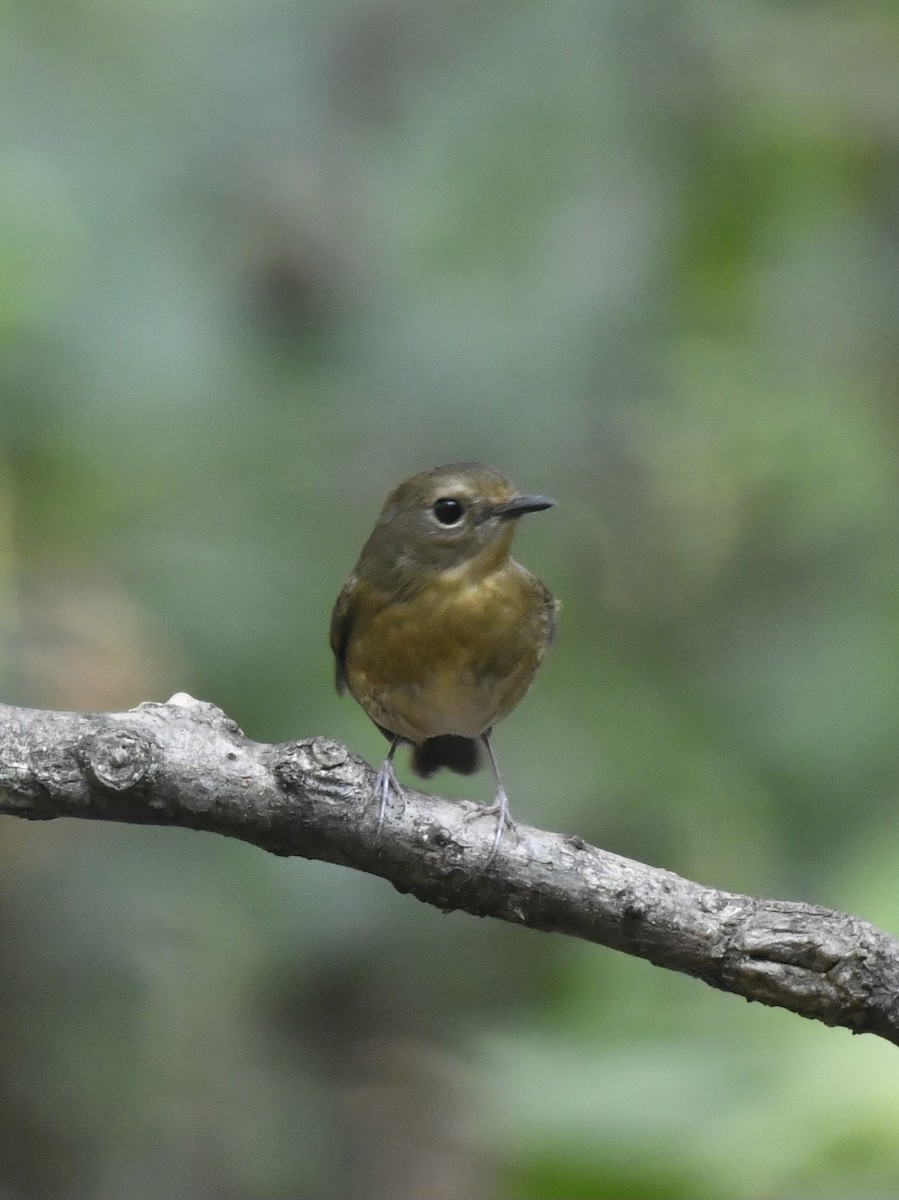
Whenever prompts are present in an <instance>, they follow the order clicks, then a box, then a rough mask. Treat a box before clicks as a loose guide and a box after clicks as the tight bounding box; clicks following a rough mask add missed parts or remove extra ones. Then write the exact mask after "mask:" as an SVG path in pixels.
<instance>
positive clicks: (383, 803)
mask: <svg viewBox="0 0 899 1200" xmlns="http://www.w3.org/2000/svg"><path fill="white" fill-rule="evenodd" d="M399 744H400V739H399V738H398V737H395V738H394V739H393V741H392V742H391V743H390V749H389V750H388V751H387V757H386V758H385V759H384V761H383V762H382V763H381V766H380V768H379V769H378V773H377V775H376V776H375V795H376V796H377V797H378V828H377V830H376V831H375V837H376V838H379V837H380V836H381V826H382V825H383V824H384V818H385V816H386V815H387V801H388V799H389V797H390V789H391V788H393V790H394V791H395V792H396V794H397V795H398V796H401V795H402V793H403V789H402V788H401V787H400V781H399V780H398V779H397V777H396V771H394V769H393V756H394V754H396V751H397V747H398V746H399Z"/></svg>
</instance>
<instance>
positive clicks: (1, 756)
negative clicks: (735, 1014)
mask: <svg viewBox="0 0 899 1200" xmlns="http://www.w3.org/2000/svg"><path fill="white" fill-rule="evenodd" d="M372 781H373V772H372V770H371V768H370V767H369V766H368V764H367V763H365V762H364V761H363V760H362V759H360V758H357V757H356V756H354V755H352V754H350V752H349V751H348V750H347V749H346V747H345V746H343V745H341V744H340V743H338V742H334V741H331V740H329V739H328V738H312V739H311V740H308V741H299V742H285V743H283V744H281V745H266V744H264V743H259V742H252V741H250V740H249V739H248V738H246V737H245V736H244V734H243V733H242V732H241V731H240V730H239V729H238V727H237V726H236V725H235V724H234V722H233V721H231V720H230V719H229V718H228V717H226V716H225V714H224V713H223V712H221V710H220V709H218V708H216V707H215V706H214V705H212V704H207V703H204V702H201V701H197V700H193V699H192V698H191V697H190V696H186V695H184V694H183V693H179V695H177V696H173V697H172V699H171V700H170V701H169V702H168V703H167V704H141V705H140V706H139V707H138V708H136V709H132V710H131V711H130V712H125V713H106V714H84V713H67V712H41V711H38V710H34V709H23V708H11V707H8V706H6V705H0V813H8V814H10V815H13V816H17V817H24V818H27V819H30V820H47V819H51V818H54V817H86V818H89V819H92V820H104V821H125V822H129V823H131V824H138V825H140V824H143V825H175V826H182V827H184V828H186V829H197V830H205V831H207V832H209V833H220V834H225V835H226V836H228V837H235V838H240V839H241V840H242V841H245V842H250V843H251V844H252V845H255V846H260V847H262V849H264V850H269V851H271V852H272V853H274V854H282V855H299V856H301V857H303V858H313V859H321V860H323V861H325V862H332V863H339V864H341V865H342V866H347V867H353V868H355V869H356V870H359V871H367V872H369V873H370V874H372V875H379V876H381V877H382V878H384V879H387V880H389V881H390V882H391V883H392V884H393V886H394V887H395V888H396V889H397V890H398V891H400V892H411V893H412V895H414V896H416V897H417V898H418V899H419V900H423V901H425V902H426V903H428V904H433V905H435V906H436V907H438V908H440V909H443V910H451V909H462V910H464V911H465V912H469V913H473V914H475V915H477V916H491V917H498V918H499V919H500V920H503V921H511V922H513V923H515V924H518V925H527V926H530V927H531V928H533V929H542V930H546V931H552V932H556V933H567V934H570V935H571V936H573V937H581V938H586V939H587V940H588V941H592V942H598V943H600V944H601V945H604V946H610V947H612V948H614V949H616V950H623V951H624V952H625V953H627V954H634V955H637V956H639V957H640V958H645V959H648V960H649V961H650V962H652V963H655V964H656V965H657V966H662V967H668V968H669V969H670V970H674V971H682V972H684V973H685V974H688V975H694V976H696V978H698V979H702V980H704V981H705V982H706V983H708V984H710V985H711V986H712V987H717V988H721V989H722V990H724V991H729V992H735V993H737V994H738V995H741V996H745V997H746V999H748V1000H757V1001H759V1002H761V1003H762V1004H769V1005H773V1006H779V1007H782V1008H788V1009H790V1010H791V1011H792V1012H795V1013H798V1014H799V1015H800V1016H803V1017H810V1018H814V1019H815V1020H818V1021H822V1022H823V1023H824V1024H825V1025H845V1026H846V1027H847V1028H849V1029H851V1030H852V1031H853V1032H855V1033H874V1034H877V1035H879V1036H880V1037H883V1038H886V1039H887V1040H888V1041H891V1042H894V1043H896V1044H897V1045H899V941H897V940H896V939H895V938H893V937H891V936H890V935H889V934H886V933H884V932H882V931H881V930H879V929H876V928H875V927H874V926H873V925H870V924H869V923H868V922H867V921H863V920H861V919H860V918H859V917H854V916H851V915H849V914H846V913H839V912H834V911H832V910H830V909H826V908H819V907H817V906H815V905H810V904H798V903H790V902H787V901H776V900H757V899H753V898H752V897H750V896H741V895H736V894H732V893H729V892H721V891H717V890H716V889H714V888H707V887H703V886H702V885H700V884H698V883H691V882H690V881H689V880H687V879H682V878H680V877H679V876H678V875H674V874H672V873H671V872H669V871H663V870H659V869H658V868H655V867H648V866H644V865H642V864H640V863H636V862H631V861H630V860H629V859H625V858H620V857H618V856H617V855H615V854H610V853H608V852H607V851H605V850H600V849H598V848H597V847H595V846H589V845H587V843H586V842H584V841H582V840H581V839H580V838H577V837H564V836H562V835H560V834H555V833H547V832H544V831H543V830H539V829H532V828H530V827H529V826H525V825H519V826H518V827H517V832H518V837H517V839H516V837H515V836H514V835H512V834H506V835H505V836H504V837H503V840H502V843H501V845H500V848H499V853H498V854H497V856H496V858H495V859H494V860H493V862H492V863H489V864H488V859H489V854H490V848H491V842H492V837H493V822H492V820H483V821H478V820H475V821H469V822H466V821H465V820H464V817H465V815H466V814H467V813H469V812H472V811H473V810H474V806H473V805H472V804H470V803H466V802H463V801H451V800H444V799H441V798H440V797H437V796H428V795H424V794H422V793H421V792H416V791H413V790H412V789H406V790H405V793H404V800H405V802H404V803H403V804H401V805H396V804H395V805H394V806H393V808H392V810H391V811H390V812H389V814H388V818H387V821H386V822H385V824H384V827H383V829H382V831H381V834H380V837H377V836H376V819H377V805H376V804H375V803H373V801H372V792H371V786H372Z"/></svg>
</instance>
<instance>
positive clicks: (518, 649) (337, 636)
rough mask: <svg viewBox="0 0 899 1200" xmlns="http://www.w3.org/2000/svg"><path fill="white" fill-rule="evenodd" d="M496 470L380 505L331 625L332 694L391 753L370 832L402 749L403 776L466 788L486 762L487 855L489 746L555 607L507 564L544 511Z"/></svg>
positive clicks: (451, 475) (526, 682)
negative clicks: (519, 527)
mask: <svg viewBox="0 0 899 1200" xmlns="http://www.w3.org/2000/svg"><path fill="white" fill-rule="evenodd" d="M553 503H554V501H552V500H549V499H547V497H546V496H525V495H522V494H521V493H519V492H518V491H516V489H515V487H514V486H513V484H512V482H511V481H510V480H509V479H508V478H507V477H506V476H505V475H503V474H502V472H501V471H498V470H496V469H495V468H494V467H487V466H482V465H481V464H479V463H451V464H449V465H447V466H442V467H434V468H433V470H430V471H423V472H422V473H421V474H419V475H413V476H412V477H411V479H407V480H406V481H405V482H404V483H401V484H400V485H399V486H398V487H396V488H394V490H393V491H392V492H391V493H390V495H389V496H388V497H387V500H386V501H385V504H384V508H383V510H382V511H381V515H380V516H379V517H378V520H377V523H376V525H375V527H374V530H373V531H372V534H371V536H370V537H369V539H368V541H367V542H366V543H365V545H364V546H363V548H362V553H361V555H360V556H359V561H358V562H357V563H356V566H355V567H354V569H353V571H352V573H351V575H350V577H349V579H347V581H346V583H345V584H344V587H343V590H342V591H341V593H340V595H339V596H338V598H337V603H336V604H335V605H334V611H333V613H332V615H331V649H332V650H333V651H334V657H335V659H336V666H337V691H338V693H339V694H341V695H342V694H343V692H344V691H345V689H346V688H349V690H350V692H351V694H352V695H353V697H354V698H355V699H356V700H357V701H358V702H359V704H360V705H361V706H362V708H364V709H365V711H366V713H368V715H369V716H370V717H371V719H372V721H374V723H375V725H377V727H378V728H379V729H380V730H381V732H382V733H383V734H384V736H385V737H386V738H387V739H388V740H389V741H390V748H389V750H388V751H387V757H386V758H385V759H384V762H383V764H382V765H381V768H380V770H379V771H378V774H377V777H376V780H375V793H376V795H377V796H378V798H379V809H378V831H379V832H380V829H381V826H382V825H383V822H384V816H385V813H386V811H387V803H388V798H389V795H390V791H391V789H393V790H394V791H395V792H396V793H397V795H400V796H401V795H402V789H401V788H400V785H399V782H398V781H397V778H396V773H395V771H394V768H393V756H394V754H395V753H396V751H397V748H398V747H399V746H400V745H401V744H402V743H409V744H411V746H412V748H413V750H412V767H413V769H414V770H415V771H416V772H417V773H418V774H419V775H422V776H424V777H426V778H427V777H428V776H430V775H432V774H433V773H434V771H436V770H437V769H438V768H440V767H448V768H450V769H451V770H454V771H458V772H459V773H460V774H464V775H468V774H470V773H471V772H473V771H475V770H476V769H477V767H478V764H479V757H480V756H479V747H480V746H481V745H483V746H484V747H485V748H486V751H487V755H488V758H489V760H490V765H491V767H492V768H493V774H494V778H495V780H496V799H495V801H494V803H493V804H492V805H490V806H488V807H486V808H482V809H479V812H478V813H477V814H475V815H485V814H494V813H495V814H496V816H497V828H496V834H495V836H494V840H493V847H492V850H491V852H490V859H491V860H492V859H493V857H494V856H495V854H496V852H497V850H498V848H499V844H500V840H501V839H502V835H503V830H504V829H505V827H506V826H507V825H510V826H511V825H512V820H511V818H510V816H509V802H508V799H507V797H506V790H505V788H504V787H503V782H502V778H501V776H500V773H499V767H498V766H497V762H496V756H495V754H494V752H493V746H492V744H491V740H490V734H491V732H492V730H493V727H494V725H496V723H497V722H498V721H501V720H502V719H503V717H505V716H508V714H509V713H510V712H511V711H512V709H513V708H514V707H515V705H516V704H517V703H518V702H519V700H521V698H522V697H523V696H524V694H525V692H526V691H527V690H528V688H529V687H530V686H531V682H532V680H533V678H534V674H535V672H536V670H537V668H538V666H539V665H540V661H541V659H542V658H543V655H544V653H545V651H546V648H547V646H548V645H549V644H550V642H551V641H552V638H553V634H554V631H555V620H556V608H557V605H556V601H555V600H554V599H553V596H552V594H551V593H550V591H549V590H548V589H547V588H546V587H545V586H544V585H543V584H542V583H541V582H540V580H539V579H537V578H536V577H535V576H534V575H532V574H531V573H530V571H527V570H525V568H524V567H522V566H521V565H520V563H517V562H516V561H515V560H514V559H513V558H511V557H510V555H509V546H510V544H511V541H512V535H513V534H514V532H515V526H516V523H517V521H518V518H519V517H521V516H523V515H524V514H525V513H530V512H539V511H540V510H541V509H545V508H550V507H551V506H552V505H553Z"/></svg>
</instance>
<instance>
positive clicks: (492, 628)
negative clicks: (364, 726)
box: [346, 561, 550, 742]
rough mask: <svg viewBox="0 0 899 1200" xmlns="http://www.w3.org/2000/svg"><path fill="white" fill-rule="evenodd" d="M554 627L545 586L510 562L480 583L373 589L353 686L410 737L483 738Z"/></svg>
mask: <svg viewBox="0 0 899 1200" xmlns="http://www.w3.org/2000/svg"><path fill="white" fill-rule="evenodd" d="M549 631H550V613H549V611H548V609H547V599H546V593H545V591H544V588H543V586H542V584H540V583H539V582H538V580H536V579H535V578H534V576H533V575H531V574H530V573H529V572H527V571H525V570H524V568H523V567H520V566H519V565H518V564H517V563H514V562H511V561H510V562H509V563H508V565H507V566H506V567H504V568H503V569H502V570H500V571H496V572H494V573H493V574H491V575H489V576H487V577H486V578H482V579H480V580H478V581H477V582H476V583H474V584H465V583H464V582H462V581H461V580H459V579H458V578H456V579H454V578H452V577H449V578H446V579H444V578H438V579H436V580H434V581H433V584H432V585H431V586H429V587H427V588H424V589H423V590H422V591H421V592H419V593H418V594H417V595H415V596H413V597H411V598H410V599H408V600H405V601H402V602H396V601H387V600H386V599H385V598H384V597H383V596H381V597H379V596H378V595H377V593H372V592H371V591H368V590H366V597H365V599H364V600H363V601H362V602H361V603H360V605H359V608H358V610H357V611H355V612H354V618H353V626H352V632H351V635H350V639H349V642H348V645H347V652H346V667H347V678H348V681H349V686H350V690H351V691H352V693H353V695H354V696H355V698H356V699H357V700H358V702H359V703H360V704H361V705H362V707H363V708H364V709H365V711H366V712H367V713H368V715H369V716H370V717H371V718H372V720H374V721H376V722H377V724H378V725H381V726H383V727H384V728H385V729H388V730H390V731H391V732H392V733H396V734H399V735H400V736H401V737H404V738H407V739H408V740H409V741H413V742H420V741H423V740H424V739H425V738H429V737H435V736H437V735H439V734H445V733H455V734H461V735H463V736H466V737H477V736H479V735H480V734H482V733H483V732H484V731H485V730H487V729H489V728H490V727H491V726H493V725H495V724H496V723H497V721H500V720H502V718H503V717H505V716H506V715H507V714H508V713H509V712H510V711H511V710H512V708H514V707H515V705H516V704H517V703H518V701H519V700H520V699H521V698H522V696H523V695H524V694H525V692H526V691H527V690H528V687H529V686H530V684H531V680H532V679H533V677H534V673H535V671H536V670H537V667H538V665H539V663H540V660H541V658H542V657H543V653H544V651H545V649H546V644H547V642H548V639H549Z"/></svg>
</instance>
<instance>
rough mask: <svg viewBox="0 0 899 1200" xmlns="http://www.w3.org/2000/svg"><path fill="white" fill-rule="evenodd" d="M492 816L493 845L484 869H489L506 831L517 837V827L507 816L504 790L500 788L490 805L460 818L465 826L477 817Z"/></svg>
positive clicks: (507, 808) (507, 802)
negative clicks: (494, 824) (493, 822)
mask: <svg viewBox="0 0 899 1200" xmlns="http://www.w3.org/2000/svg"><path fill="white" fill-rule="evenodd" d="M493 816H495V817H496V833H495V834H494V835H493V845H492V846H491V847H490V853H489V854H488V856H487V861H486V863H485V864H484V866H485V867H489V866H490V864H491V863H492V862H493V860H494V859H495V858H496V852H497V850H499V844H500V842H501V841H502V838H503V833H504V832H505V830H506V829H510V830H511V831H512V832H513V833H514V834H515V836H516V839H517V837H518V833H517V829H518V827H517V825H516V824H515V822H514V821H513V820H512V818H511V817H510V816H509V799H508V797H507V796H506V793H505V790H504V789H503V788H500V790H499V791H498V792H497V793H496V799H495V800H494V802H493V803H492V804H486V805H484V806H483V807H482V808H477V809H475V811H474V812H470V813H466V814H465V816H464V817H463V818H462V820H463V822H464V823H465V824H466V825H467V824H468V822H469V821H476V820H477V819H478V817H493Z"/></svg>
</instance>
